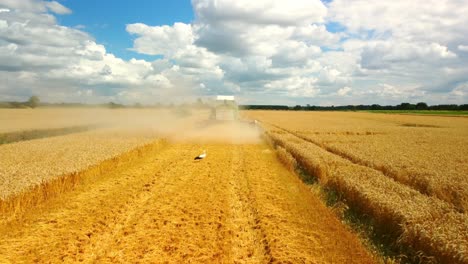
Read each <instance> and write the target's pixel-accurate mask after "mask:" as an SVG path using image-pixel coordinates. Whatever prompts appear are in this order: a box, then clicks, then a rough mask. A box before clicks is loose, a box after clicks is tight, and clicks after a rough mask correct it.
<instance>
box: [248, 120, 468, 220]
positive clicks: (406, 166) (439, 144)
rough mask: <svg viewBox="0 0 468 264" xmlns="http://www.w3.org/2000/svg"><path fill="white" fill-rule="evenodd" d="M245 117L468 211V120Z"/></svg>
mask: <svg viewBox="0 0 468 264" xmlns="http://www.w3.org/2000/svg"><path fill="white" fill-rule="evenodd" d="M246 115H248V116H250V117H251V118H255V119H258V120H261V121H263V122H266V123H270V124H274V125H276V126H278V127H281V128H282V129H286V130H288V131H289V132H292V133H294V134H295V135H297V136H299V137H301V138H303V139H306V140H307V141H311V142H313V143H315V144H317V145H320V146H322V147H324V148H326V149H327V150H329V151H331V152H333V153H335V154H338V155H340V156H342V157H345V158H346V159H349V160H351V161H353V162H354V163H358V164H361V165H364V166H368V167H371V168H373V169H376V170H379V171H381V172H383V173H384V174H385V175H386V176H388V177H391V178H393V179H394V180H396V181H398V182H400V183H403V184H405V185H407V186H409V187H411V188H413V189H415V190H417V191H418V192H420V193H422V194H425V195H428V196H434V197H437V198H439V199H441V200H444V201H446V202H448V203H451V204H453V205H454V206H455V207H456V208H457V210H458V211H460V212H467V211H468V178H467V175H468V147H467V146H468V119H464V118H462V119H460V118H451V117H427V116H424V117H421V116H401V115H380V114H370V113H343V112H276V111H275V112H266V111H258V112H257V111H256V112H247V113H246Z"/></svg>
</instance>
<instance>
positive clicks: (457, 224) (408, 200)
mask: <svg viewBox="0 0 468 264" xmlns="http://www.w3.org/2000/svg"><path fill="white" fill-rule="evenodd" d="M269 136H270V137H271V139H272V140H273V141H274V142H275V143H276V144H278V145H280V146H282V147H284V148H285V149H286V150H288V151H289V152H290V153H291V154H292V155H293V156H294V157H295V158H296V159H297V160H298V162H299V163H301V164H302V165H303V166H304V167H305V168H306V170H307V171H308V172H309V173H311V174H313V175H315V176H317V177H318V178H319V179H320V181H321V183H322V184H324V185H328V186H331V187H332V188H334V189H336V190H338V191H339V192H340V193H341V194H343V196H344V197H345V199H346V200H347V202H349V203H350V204H351V205H352V206H353V207H355V208H357V209H358V210H360V211H361V212H363V213H366V214H369V215H371V216H372V217H373V218H374V219H375V220H376V222H377V223H378V224H379V226H380V227H381V228H384V229H385V230H387V231H390V232H391V233H392V234H393V235H395V236H396V237H399V243H401V244H402V245H404V246H407V247H411V248H412V249H413V250H414V251H422V252H424V253H425V254H426V255H427V256H432V257H434V258H436V259H437V260H439V261H441V262H444V263H466V262H467V261H468V254H467V252H468V218H467V216H466V215H465V214H461V213H458V212H456V211H455V210H454V208H453V207H452V206H450V205H448V204H446V203H445V202H442V201H440V200H438V199H434V198H432V197H428V196H425V195H422V194H420V193H419V192H417V191H415V190H413V189H411V188H409V187H407V186H405V185H402V184H400V183H398V182H395V181H394V180H392V179H390V178H388V177H386V176H384V175H383V174H382V173H381V172H379V171H376V170H373V169H370V168H368V167H365V166H359V165H356V164H353V163H352V162H350V161H348V160H346V159H343V158H341V157H339V156H337V155H334V154H332V153H330V152H327V151H325V150H324V149H322V148H320V147H318V146H316V145H314V144H311V143H308V142H306V141H304V140H303V139H300V138H298V137H296V136H294V135H292V134H289V133H284V132H281V131H280V132H279V133H278V132H275V131H271V132H270V133H269Z"/></svg>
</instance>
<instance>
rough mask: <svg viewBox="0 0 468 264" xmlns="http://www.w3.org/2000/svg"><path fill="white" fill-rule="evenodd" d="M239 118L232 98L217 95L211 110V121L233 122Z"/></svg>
mask: <svg viewBox="0 0 468 264" xmlns="http://www.w3.org/2000/svg"><path fill="white" fill-rule="evenodd" d="M238 117H239V107H238V105H237V103H236V100H235V98H234V96H227V95H218V96H216V100H215V101H214V103H213V106H212V108H211V119H212V120H217V121H235V120H237V119H238Z"/></svg>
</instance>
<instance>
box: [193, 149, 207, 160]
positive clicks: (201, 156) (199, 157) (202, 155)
mask: <svg viewBox="0 0 468 264" xmlns="http://www.w3.org/2000/svg"><path fill="white" fill-rule="evenodd" d="M204 158H206V150H203V153H202V154H200V155H198V156H196V157H195V160H201V159H204Z"/></svg>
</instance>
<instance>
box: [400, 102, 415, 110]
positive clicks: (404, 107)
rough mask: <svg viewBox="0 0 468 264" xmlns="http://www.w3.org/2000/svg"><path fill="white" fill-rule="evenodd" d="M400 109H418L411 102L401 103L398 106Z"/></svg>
mask: <svg viewBox="0 0 468 264" xmlns="http://www.w3.org/2000/svg"><path fill="white" fill-rule="evenodd" d="M397 109H398V110H414V109H416V105H414V104H410V103H401V104H400V105H399V106H398V107H397Z"/></svg>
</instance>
